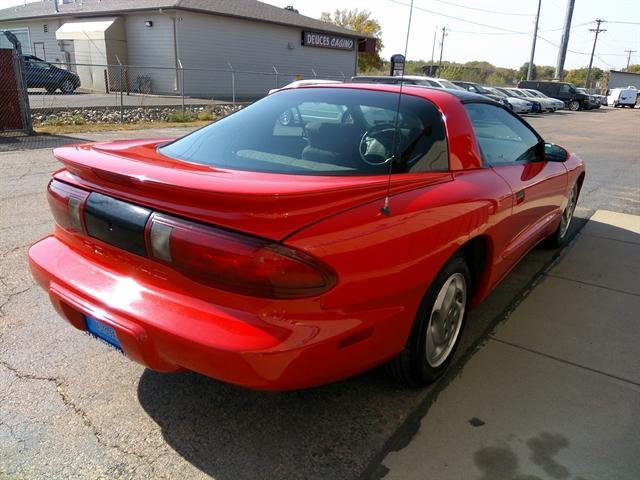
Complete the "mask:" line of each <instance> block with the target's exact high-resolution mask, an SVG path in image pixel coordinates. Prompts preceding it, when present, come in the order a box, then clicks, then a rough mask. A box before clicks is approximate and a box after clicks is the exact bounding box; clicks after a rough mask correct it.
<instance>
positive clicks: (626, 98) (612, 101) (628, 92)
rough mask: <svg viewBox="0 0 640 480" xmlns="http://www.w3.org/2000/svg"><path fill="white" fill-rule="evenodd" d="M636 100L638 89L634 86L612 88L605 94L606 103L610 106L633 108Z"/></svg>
mask: <svg viewBox="0 0 640 480" xmlns="http://www.w3.org/2000/svg"><path fill="white" fill-rule="evenodd" d="M637 100H638V89H637V88H636V87H634V86H628V87H627V88H614V89H612V90H610V92H609V95H607V105H609V106H610V107H631V108H633V107H634V106H635V104H636V101H637Z"/></svg>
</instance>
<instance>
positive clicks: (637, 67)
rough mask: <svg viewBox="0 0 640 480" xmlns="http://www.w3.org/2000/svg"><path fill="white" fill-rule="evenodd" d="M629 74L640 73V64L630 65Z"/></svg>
mask: <svg viewBox="0 0 640 480" xmlns="http://www.w3.org/2000/svg"><path fill="white" fill-rule="evenodd" d="M627 72H631V73H640V64H633V65H629V68H628V69H627Z"/></svg>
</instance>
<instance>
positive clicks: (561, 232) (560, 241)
mask: <svg viewBox="0 0 640 480" xmlns="http://www.w3.org/2000/svg"><path fill="white" fill-rule="evenodd" d="M578 190H579V189H578V184H577V183H576V184H574V185H573V187H572V188H571V191H570V197H569V201H568V202H567V206H566V207H565V209H564V210H563V211H562V218H561V221H560V224H559V225H558V228H557V229H556V231H555V232H553V233H552V234H551V235H550V236H549V238H547V240H546V242H545V243H546V246H547V247H549V248H561V247H564V246H565V245H566V244H567V241H568V239H569V235H568V233H569V227H570V226H571V220H572V219H573V213H574V212H575V209H576V204H577V203H578V193H579V191H578ZM567 209H570V211H568V210H567ZM566 214H568V215H569V218H568V221H567V219H566V218H565V215H566Z"/></svg>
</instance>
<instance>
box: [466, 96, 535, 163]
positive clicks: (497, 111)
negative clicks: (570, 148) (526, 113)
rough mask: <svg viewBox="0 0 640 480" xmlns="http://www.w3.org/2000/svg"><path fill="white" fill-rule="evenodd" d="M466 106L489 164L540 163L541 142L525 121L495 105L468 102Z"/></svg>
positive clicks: (484, 158)
mask: <svg viewBox="0 0 640 480" xmlns="http://www.w3.org/2000/svg"><path fill="white" fill-rule="evenodd" d="M465 107H466V110H467V114H468V115H469V119H470V120H471V124H472V125H473V130H474V132H475V134H476V138H477V139H478V143H479V145H480V149H481V151H482V158H483V161H484V162H485V163H486V164H488V165H491V166H498V165H505V164H510V163H514V162H530V161H535V160H538V149H537V147H538V145H539V143H540V139H539V138H538V137H537V136H536V134H535V133H533V131H532V130H531V129H529V128H528V127H527V126H526V125H525V124H524V123H523V122H522V120H520V119H519V118H517V117H516V116H515V115H513V114H511V113H509V112H507V111H506V110H505V109H504V108H502V107H499V106H496V105H490V104H486V103H468V104H466V105H465Z"/></svg>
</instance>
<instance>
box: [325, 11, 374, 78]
mask: <svg viewBox="0 0 640 480" xmlns="http://www.w3.org/2000/svg"><path fill="white" fill-rule="evenodd" d="M320 20H322V21H323V22H329V23H333V24H334V25H338V26H340V27H344V28H349V29H351V30H354V31H356V32H358V33H362V34H364V35H367V36H371V37H374V38H375V39H376V51H375V52H374V53H359V54H358V71H359V72H362V73H367V72H371V71H373V70H379V69H381V68H382V58H381V57H380V52H381V51H382V47H383V45H382V27H381V26H380V23H379V22H378V21H377V20H376V19H375V18H371V12H369V11H368V10H358V9H357V8H356V9H354V10H347V9H343V10H336V11H335V12H333V16H332V15H331V13H329V12H322V14H321V15H320Z"/></svg>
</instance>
